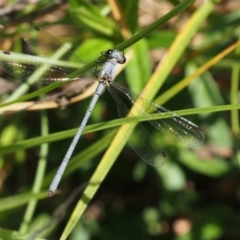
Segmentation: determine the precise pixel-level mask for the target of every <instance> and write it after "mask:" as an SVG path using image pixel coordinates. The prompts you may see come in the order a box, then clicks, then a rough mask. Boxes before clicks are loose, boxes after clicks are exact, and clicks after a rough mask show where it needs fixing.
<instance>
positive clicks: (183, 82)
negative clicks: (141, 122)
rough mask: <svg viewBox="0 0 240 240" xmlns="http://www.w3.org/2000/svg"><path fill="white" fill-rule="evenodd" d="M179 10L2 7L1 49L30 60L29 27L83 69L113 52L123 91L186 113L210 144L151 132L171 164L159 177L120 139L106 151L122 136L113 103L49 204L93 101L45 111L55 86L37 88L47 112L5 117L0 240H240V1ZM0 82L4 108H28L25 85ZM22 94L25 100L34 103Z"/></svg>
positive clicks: (165, 5)
mask: <svg viewBox="0 0 240 240" xmlns="http://www.w3.org/2000/svg"><path fill="white" fill-rule="evenodd" d="M179 4H180V2H179V1H175V0H169V1H160V0H141V1H137V0H133V1H121V0H119V1H118V2H116V1H111V0H109V1H86V0H85V1H79V0H78V1H75V0H70V1H52V2H50V1H44V0H42V1H29V2H28V1H21V2H20V1H6V2H3V3H2V6H1V9H0V15H1V18H0V24H1V27H2V29H1V32H0V44H1V50H5V51H6V50H10V51H14V52H19V53H24V52H26V47H25V45H24V43H23V41H22V39H21V38H20V37H21V34H22V33H23V32H24V31H27V29H28V28H29V26H30V25H32V24H36V25H38V26H40V27H41V28H44V29H45V30H47V31H48V32H49V33H51V34H52V35H53V36H55V37H57V38H58V39H59V40H60V41H62V42H69V43H71V45H72V48H73V49H75V51H76V53H77V54H78V55H79V56H80V57H81V59H83V60H84V61H86V62H92V61H94V60H95V59H96V58H98V57H99V55H100V52H101V51H104V50H106V49H109V48H113V47H115V46H118V48H119V49H121V50H125V53H126V56H127V57H128V62H127V64H125V66H124V67H125V68H124V70H122V71H121V73H120V74H119V75H118V76H117V79H116V81H119V82H121V83H123V84H125V85H128V87H129V88H131V89H132V90H134V91H135V92H137V93H140V92H141V90H142V89H144V93H143V94H144V96H145V97H147V98H149V99H152V98H154V96H155V100H154V101H155V102H157V103H159V104H164V106H165V107H166V108H168V109H171V110H182V111H178V112H177V113H178V114H182V115H183V114H185V115H186V114H188V115H189V114H194V115H191V116H190V115H189V116H186V117H187V118H188V119H189V120H191V121H193V122H194V123H196V124H198V125H199V126H200V127H201V128H202V129H203V131H204V134H205V137H206V139H205V142H204V144H203V145H202V146H199V147H196V148H189V147H188V146H185V145H183V144H181V143H178V142H176V141H174V140H172V139H169V138H166V137H165V136H162V135H160V134H159V133H158V132H152V134H153V136H154V137H155V138H156V139H157V140H159V143H160V144H161V146H162V147H163V149H164V150H165V151H166V153H167V159H168V161H167V164H166V165H165V166H164V167H163V168H161V169H155V168H152V167H150V166H148V165H146V164H145V163H144V162H142V161H141V160H139V159H138V157H137V156H136V155H135V154H134V153H133V152H132V150H131V149H130V148H128V146H126V147H125V148H124V149H123V150H122V151H121V147H123V146H121V143H122V141H121V139H120V138H117V140H116V141H119V142H118V144H119V145H117V147H116V146H115V147H113V146H112V145H110V143H111V142H114V141H115V140H113V139H114V136H115V134H116V129H115V128H114V129H115V131H113V129H111V128H112V127H113V126H115V127H116V125H119V124H120V123H119V122H118V121H116V122H111V121H110V120H111V119H117V112H116V106H115V103H114V101H112V99H111V96H109V95H108V93H106V94H104V95H102V96H101V99H100V100H99V102H98V103H97V106H96V107H95V109H94V111H93V113H92V116H91V118H90V121H89V123H88V127H87V129H86V131H85V135H83V136H82V138H81V140H80V142H79V144H78V146H77V148H76V150H75V152H74V156H73V158H72V159H71V163H70V165H69V167H68V169H67V172H66V174H65V175H64V179H63V181H62V182H61V183H60V186H59V188H60V190H61V191H59V192H58V194H56V195H55V196H54V197H53V198H48V197H47V188H48V185H49V183H50V181H51V178H52V177H53V174H54V173H55V172H56V169H57V167H58V165H59V163H60V161H61V160H62V157H63V156H64V154H65V152H66V150H67V148H68V146H69V144H70V141H71V138H72V136H73V135H74V133H75V132H76V129H75V128H76V127H77V126H78V125H79V123H80V121H81V119H82V117H83V116H84V114H85V111H86V109H87V107H88V104H89V99H86V100H82V101H78V102H77V103H74V104H70V105H69V106H67V107H65V108H64V109H61V108H59V107H57V108H53V109H49V110H46V109H48V108H52V107H56V106H58V105H57V104H56V103H55V100H56V98H54V96H55V95H53V93H52V92H49V93H48V95H49V96H50V97H48V98H46V97H45V96H43V93H46V92H47V90H48V88H49V86H47V87H46V86H45V85H41V86H36V85H35V86H31V89H30V90H29V91H28V92H29V93H30V92H31V93H32V92H33V93H35V95H34V98H33V99H31V101H37V100H39V97H41V98H42V99H44V100H47V101H46V102H45V103H44V105H43V106H42V105H41V106H40V108H41V109H40V110H38V111H20V107H21V106H22V105H15V106H17V108H16V107H15V108H14V110H13V106H14V105H13V104H12V105H8V106H6V107H5V108H4V107H3V106H4V105H3V104H2V105H1V106H2V108H1V109H0V111H1V117H0V144H1V147H0V189H1V199H0V211H1V214H0V224H1V225H0V226H1V228H0V239H8V240H9V239H36V238H38V239H60V237H62V238H61V239H65V238H68V239H71V240H74V239H83V240H87V239H104V240H105V239H116V240H117V239H176V240H187V239H194V240H195V239H204V240H207V239H239V238H240V230H239V224H240V218H239V213H240V209H239V199H240V195H239V194H240V186H239V180H240V174H239V151H238V144H239V119H238V109H239V106H238V99H239V90H238V89H239V87H238V85H239V84H238V82H239V67H240V66H239V48H238V45H239V41H238V35H239V30H240V28H239V22H240V10H239V9H240V8H239V2H238V1H225V2H224V3H221V2H217V1H216V2H213V1H196V2H195V1H192V0H190V1H185V2H183V3H182V4H186V5H184V6H183V5H181V6H183V7H182V9H180V8H179V6H180V5H179ZM188 5H189V6H188ZM183 9H184V11H183ZM167 13H171V15H168V16H169V18H166V16H165V14H167ZM173 16H175V17H173ZM168 20H169V21H168ZM163 23H165V24H164V25H163V26H161V25H162V24H163ZM136 36H138V37H136ZM125 40H126V41H125ZM0 84H1V85H0V86H1V87H0V94H1V96H0V97H1V103H4V102H5V101H6V99H12V100H13V99H14V100H15V101H16V102H17V103H18V104H19V103H21V104H22V100H23V98H22V97H21V96H20V95H19V96H16V92H17V90H16V89H19V87H18V88H17V86H20V87H21V86H22V85H21V84H22V83H21V81H20V79H16V80H14V81H13V79H12V76H9V75H8V74H6V73H4V72H2V79H1V81H0ZM40 84H42V83H40ZM56 85H57V84H55V85H54V87H56ZM50 86H52V85H50ZM86 88H87V87H86V86H84V92H85V90H86ZM37 89H40V91H36V90H37ZM42 89H44V90H42ZM54 91H55V92H56V90H54ZM79 94H80V96H82V95H81V94H82V93H81V92H80V93H79ZM27 96H28V101H29V99H30V97H31V98H32V97H33V95H27ZM82 98H85V96H82ZM25 99H27V98H25ZM54 103H55V105H54ZM30 104H32V103H30ZM52 104H53V105H52ZM183 109H186V110H183ZM96 123H99V124H96ZM113 123H115V124H116V125H113ZM69 129H70V130H69ZM99 130H101V131H99ZM117 136H118V135H117ZM123 144H124V143H122V145H123ZM107 149H108V150H107ZM111 151H112V152H111ZM120 151H121V153H120V155H119V156H117V155H118V152H120ZM105 152H107V153H110V154H111V153H112V154H115V155H110V154H109V155H107V154H105V155H104V153H105ZM103 156H104V157H103ZM102 157H103V160H102V161H101V159H102ZM115 158H117V161H116V162H115V163H114V161H115ZM113 163H114V165H113ZM112 165H113V166H112ZM108 170H109V172H108ZM90 179H91V180H90ZM89 181H90V183H89V184H88V182H89ZM101 183H102V184H101ZM85 186H87V187H86V190H85V192H84V193H82V191H83V189H84V187H85ZM100 186H101V187H100ZM98 187H100V188H99V189H98ZM97 190H98V191H97ZM95 193H96V194H95ZM81 196H82V198H81ZM85 208H86V209H85ZM71 214H72V215H71ZM74 221H75V222H74ZM73 222H74V223H73ZM66 226H67V227H66ZM69 234H70V236H69Z"/></svg>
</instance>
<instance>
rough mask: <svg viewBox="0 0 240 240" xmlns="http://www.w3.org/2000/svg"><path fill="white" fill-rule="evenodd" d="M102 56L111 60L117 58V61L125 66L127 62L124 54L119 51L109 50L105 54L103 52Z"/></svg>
mask: <svg viewBox="0 0 240 240" xmlns="http://www.w3.org/2000/svg"><path fill="white" fill-rule="evenodd" d="M102 55H103V56H105V57H107V58H109V59H113V58H115V59H116V60H117V63H119V64H123V63H125V62H126V58H125V56H124V52H120V51H118V50H117V49H113V50H112V49H109V50H107V51H105V52H102Z"/></svg>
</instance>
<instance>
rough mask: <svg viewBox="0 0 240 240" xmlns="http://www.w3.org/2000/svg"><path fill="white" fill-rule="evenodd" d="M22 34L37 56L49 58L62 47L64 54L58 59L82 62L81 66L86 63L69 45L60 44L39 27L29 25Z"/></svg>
mask: <svg viewBox="0 0 240 240" xmlns="http://www.w3.org/2000/svg"><path fill="white" fill-rule="evenodd" d="M22 36H23V39H24V40H25V42H26V43H27V44H28V46H29V47H30V49H31V51H32V52H33V53H34V54H36V55H38V56H42V57H44V58H49V57H51V56H53V55H54V54H55V52H57V51H59V49H62V51H63V52H64V54H62V56H61V57H59V59H60V60H64V61H67V62H75V63H79V64H82V66H84V65H86V63H84V62H83V61H82V60H81V59H80V57H78V56H77V54H75V53H74V51H72V50H71V47H70V46H69V45H67V44H62V43H61V42H60V41H59V40H58V39H56V38H55V37H53V36H52V35H51V34H50V33H48V32H47V31H45V30H43V29H40V28H39V27H30V28H29V29H28V30H26V32H25V33H23V34H22Z"/></svg>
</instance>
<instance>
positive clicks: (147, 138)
mask: <svg viewBox="0 0 240 240" xmlns="http://www.w3.org/2000/svg"><path fill="white" fill-rule="evenodd" d="M108 90H109V92H110V94H111V95H112V97H113V98H114V100H115V102H116V104H117V109H118V115H119V117H120V118H122V117H125V116H126V115H127V114H128V113H129V108H128V107H127V106H126V105H125V103H124V102H123V101H122V99H121V98H120V97H119V96H118V95H117V94H116V93H115V91H114V90H113V89H111V87H108ZM129 116H130V117H132V118H134V119H135V121H134V123H138V124H137V125H136V126H135V128H134V130H133V132H132V134H131V135H130V136H129V138H128V143H129V145H130V146H131V148H132V149H133V150H134V151H135V152H136V153H137V155H138V156H139V157H140V158H141V159H143V160H144V161H145V162H146V163H148V164H150V165H151V166H154V167H157V168H160V167H162V166H163V165H164V164H165V162H166V154H165V152H164V150H162V148H161V146H160V145H159V143H158V142H157V141H156V140H155V139H154V138H152V137H151V135H150V134H149V132H148V131H147V130H146V129H145V128H144V126H143V124H142V123H140V122H139V121H138V119H137V117H136V116H134V114H132V113H131V112H130V114H129ZM134 123H128V124H124V123H123V124H124V125H125V128H124V130H123V131H124V135H125V136H128V133H129V132H130V131H131V129H132V126H133V125H134Z"/></svg>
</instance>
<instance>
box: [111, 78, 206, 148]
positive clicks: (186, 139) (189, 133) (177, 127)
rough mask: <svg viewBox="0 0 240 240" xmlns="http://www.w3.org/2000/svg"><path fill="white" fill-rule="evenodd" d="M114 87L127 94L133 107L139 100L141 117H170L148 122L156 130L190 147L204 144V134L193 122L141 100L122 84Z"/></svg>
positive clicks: (114, 83) (138, 106) (138, 105)
mask: <svg viewBox="0 0 240 240" xmlns="http://www.w3.org/2000/svg"><path fill="white" fill-rule="evenodd" d="M112 85H113V86H114V87H116V88H117V89H118V90H119V91H121V92H122V93H123V94H125V95H126V96H127V98H128V100H129V101H130V103H131V104H132V105H133V104H135V101H136V99H138V104H137V105H136V104H135V105H136V107H137V108H138V110H139V114H140V115H143V116H145V115H148V114H149V113H160V114H163V115H166V114H167V115H168V116H169V115H170V118H165V119H159V120H152V121H148V122H149V123H150V124H151V125H152V126H154V127H155V128H156V129H158V130H160V131H162V132H163V133H164V134H166V135H168V136H170V137H172V138H174V139H176V140H178V141H181V142H183V143H185V144H188V145H200V144H202V143H203V141H204V134H203V132H202V130H201V129H200V128H199V127H198V126H197V125H195V124H194V123H192V122H191V121H189V120H187V119H186V118H183V117H180V116H178V115H177V114H175V113H173V112H171V111H169V110H167V109H166V108H164V107H161V106H159V105H157V104H156V103H153V102H151V101H149V100H147V99H144V98H142V97H140V98H139V97H138V95H137V94H135V93H133V92H132V91H130V90H129V89H128V88H126V87H124V86H122V85H121V84H118V83H116V82H113V83H112Z"/></svg>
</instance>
